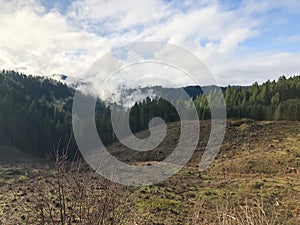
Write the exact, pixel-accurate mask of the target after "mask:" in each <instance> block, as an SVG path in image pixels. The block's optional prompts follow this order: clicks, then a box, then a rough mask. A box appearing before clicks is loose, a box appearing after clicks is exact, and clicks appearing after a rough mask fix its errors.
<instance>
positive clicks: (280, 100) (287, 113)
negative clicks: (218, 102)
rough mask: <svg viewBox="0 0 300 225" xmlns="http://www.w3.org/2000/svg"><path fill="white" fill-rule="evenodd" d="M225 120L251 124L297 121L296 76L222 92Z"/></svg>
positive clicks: (299, 90) (299, 83) (299, 89)
mask: <svg viewBox="0 0 300 225" xmlns="http://www.w3.org/2000/svg"><path fill="white" fill-rule="evenodd" d="M225 101H226V107H227V115H228V117H236V118H243V117H247V118H252V119H255V120H300V76H294V77H290V78H288V79H287V78H286V77H285V76H281V77H280V78H279V79H278V81H277V82H276V81H272V82H271V81H269V80H268V81H267V82H265V83H263V84H262V85H258V84H257V83H254V84H253V85H252V86H250V87H231V86H228V87H227V89H226V91H225Z"/></svg>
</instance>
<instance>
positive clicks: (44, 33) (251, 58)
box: [0, 0, 300, 84]
mask: <svg viewBox="0 0 300 225" xmlns="http://www.w3.org/2000/svg"><path fill="white" fill-rule="evenodd" d="M279 8H280V10H284V11H285V12H287V13H290V14H292V15H298V14H299V11H300V10H299V8H300V4H299V3H298V1H297V0H279V1H271V0H266V1H258V0H244V1H242V2H241V3H239V4H237V5H236V7H234V8H233V9H231V8H230V7H228V6H227V5H226V3H222V4H221V3H220V2H219V1H218V0H214V1H208V0H202V1H191V0H186V1H180V0H175V1H171V2H169V1H163V0H147V1H146V0H145V1H134V0H127V1H117V0H111V1H106V0H76V1H73V3H72V4H71V5H70V7H69V8H68V10H67V12H66V13H65V14H64V15H62V14H61V13H59V12H58V11H57V10H55V9H52V10H49V9H45V8H44V7H43V6H42V5H41V3H40V1H39V0H29V1H22V0H12V1H5V0H0V18H1V20H0V29H1V35H0V67H1V68H5V69H19V70H20V71H22V72H25V73H32V74H44V75H51V74H55V73H64V74H68V75H71V76H79V75H82V74H84V73H85V71H86V70H87V69H88V68H89V67H90V66H91V64H92V63H93V62H95V60H96V59H97V58H98V57H100V56H101V55H102V54H104V53H105V52H107V51H108V50H110V49H111V48H115V47H117V46H119V45H124V44H127V43H130V42H135V41H143V40H152V41H168V42H171V43H174V44H177V45H182V46H184V47H186V48H187V49H189V50H191V51H192V52H194V53H195V54H197V55H198V56H199V57H200V58H201V59H203V61H204V62H205V63H206V64H207V65H208V66H209V67H210V68H211V70H212V71H213V73H215V74H216V76H217V78H218V79H219V80H220V81H221V83H223V84H228V83H238V84H243V83H245V84H248V83H249V82H250V83H251V82H254V81H255V80H256V79H265V78H272V77H274V78H276V77H277V76H279V75H281V74H283V73H284V74H294V73H299V72H300V63H299V60H297V59H299V57H298V56H299V53H291V52H288V51H282V52H270V51H269V52H268V51H263V50H258V51H260V52H254V51H253V49H251V48H250V47H248V46H244V45H243V43H245V41H248V40H250V39H252V38H257V39H258V40H259V38H260V37H261V36H263V35H264V32H265V29H266V26H267V25H266V23H267V22H268V21H270V20H271V19H272V17H271V19H270V12H271V11H272V10H274V9H279ZM277 19H278V18H277ZM282 19H283V20H285V18H282ZM276 22H277V21H276ZM274 23H275V22H274ZM273 26H274V24H273ZM267 29H277V27H267ZM282 36H283V37H285V36H286V35H284V34H283V35H282ZM289 36H290V37H291V38H293V40H294V39H297V40H298V36H299V35H297V34H296V35H289ZM280 38H281V37H278V38H277V39H276V37H275V38H274V40H275V39H276V40H277V41H278V42H279V41H280V40H281V39H280ZM285 42H289V40H286V39H285ZM281 43H283V44H284V41H281ZM294 43H297V41H294ZM275 44H276V43H275ZM132 57H136V56H132ZM271 76H272V77H271Z"/></svg>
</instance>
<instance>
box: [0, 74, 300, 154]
mask: <svg viewBox="0 0 300 225" xmlns="http://www.w3.org/2000/svg"><path fill="white" fill-rule="evenodd" d="M189 91H190V92H191V93H192V94H191V93H189V94H190V96H191V99H190V100H188V101H184V100H183V99H182V98H181V97H179V98H178V99H176V100H175V101H174V102H173V105H172V104H171V103H169V102H167V101H166V100H164V99H159V98H156V99H150V98H146V99H145V100H143V101H142V102H138V103H135V104H134V105H133V107H132V108H131V109H128V110H129V111H130V117H129V118H130V120H129V123H130V127H131V129H132V131H133V132H136V131H140V130H143V129H146V128H148V123H149V121H150V120H151V119H152V118H153V117H161V118H162V119H164V120H165V121H166V122H173V121H178V120H179V119H180V118H179V116H178V112H177V111H176V108H178V109H182V108H186V109H187V110H188V109H189V108H191V104H193V103H194V105H195V107H196V109H197V112H198V116H199V118H200V119H209V118H210V107H209V104H208V101H207V97H206V96H205V95H204V94H201V93H202V92H201V91H200V92H199V88H198V87H192V88H191V89H190V90H189ZM222 91H223V93H224V97H225V101H226V107H227V116H228V117H229V118H245V117H247V118H252V119H255V120H300V76H294V77H291V78H288V79H287V78H286V77H284V76H282V77H280V78H279V79H278V81H272V82H271V81H267V82H265V83H264V84H262V85H258V84H257V83H254V84H253V85H251V86H247V87H237V86H228V87H226V88H223V89H222ZM196 92H199V93H200V94H198V96H194V95H195V93H196ZM74 93H75V90H74V89H73V88H70V87H68V86H67V85H65V84H63V83H60V82H57V81H54V80H51V79H47V78H45V77H33V76H26V75H24V74H19V73H17V72H14V71H1V72H0V144H2V145H10V146H14V147H16V148H18V149H21V150H24V151H26V152H29V153H33V154H39V155H43V156H44V155H45V154H48V153H50V152H52V151H53V148H54V147H56V146H57V145H58V143H60V146H61V148H67V146H69V147H68V148H69V150H70V151H71V152H70V155H72V154H74V152H75V151H76V148H77V146H76V142H75V140H74V137H73V133H72V118H71V115H72V101H73V96H74ZM95 111H96V117H95V120H96V126H97V129H98V133H99V136H100V137H101V140H102V141H103V142H104V143H105V144H109V143H112V142H114V141H115V140H116V137H115V134H114V132H113V128H112V125H111V122H110V121H111V119H110V118H111V110H110V108H109V107H106V106H105V104H104V103H103V102H102V101H100V100H98V101H97V104H96V110H95Z"/></svg>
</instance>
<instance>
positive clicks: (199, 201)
mask: <svg viewBox="0 0 300 225" xmlns="http://www.w3.org/2000/svg"><path fill="white" fill-rule="evenodd" d="M200 125H201V135H200V140H199V144H198V147H197V149H196V151H195V154H194V156H193V158H192V159H191V160H190V162H189V163H188V164H187V165H186V167H185V168H184V169H183V170H181V171H180V172H179V173H177V174H176V175H175V176H173V177H171V178H170V179H168V180H166V181H164V182H162V183H160V184H157V185H151V186H145V187H140V188H129V189H127V190H125V191H124V190H123V191H122V193H123V196H126V195H125V193H127V192H128V193H131V197H132V198H131V200H127V201H129V202H131V203H132V204H133V205H134V206H132V207H133V208H134V209H135V211H136V213H137V215H138V218H139V220H140V221H144V222H140V223H138V224H241V223H238V221H239V220H241V219H243V220H244V222H245V221H246V220H247V219H249V220H250V219H251V220H252V221H256V222H254V223H253V224H299V223H300V148H299V146H300V135H299V134H300V122H288V121H278V122H270V121H268V122H267V121H261V122H255V121H253V120H249V119H243V120H230V121H228V124H227V132H226V138H225V140H224V143H223V145H222V149H221V152H220V153H219V155H218V157H217V159H216V160H215V161H214V162H213V164H212V165H211V166H210V167H209V168H208V169H207V170H205V171H204V172H202V173H201V174H200V173H199V171H198V164H199V162H200V159H201V155H202V153H203V150H204V148H205V143H206V142H207V137H208V135H209V130H210V122H209V121H201V122H200ZM168 127H169V132H168V135H167V138H166V139H165V141H164V143H163V144H162V145H161V146H159V148H158V149H156V150H155V151H154V152H149V153H148V154H147V152H144V153H142V154H137V153H136V152H131V153H129V152H128V151H130V150H127V152H126V150H125V148H123V147H122V146H121V145H120V144H118V143H115V144H113V145H111V146H110V150H111V152H113V154H114V155H115V156H117V157H118V158H119V159H121V160H123V161H126V162H127V163H134V164H143V165H147V164H149V163H150V164H152V163H156V161H160V160H162V159H163V158H164V157H165V156H166V155H168V154H169V153H170V152H171V151H172V149H173V148H174V146H176V142H177V139H178V132H179V123H177V122H175V123H170V124H168ZM136 135H137V136H140V137H145V136H146V135H147V131H142V132H139V133H137V134H136ZM36 170H37V171H36ZM43 170H45V169H44V168H43V167H41V168H39V169H35V172H31V173H28V174H27V175H26V178H23V179H22V182H20V181H17V179H16V181H15V182H14V183H11V184H10V185H9V184H6V185H4V186H3V187H2V188H1V193H0V195H1V196H2V200H1V205H2V206H1V207H2V209H1V210H0V211H2V213H4V214H6V215H12V218H15V219H16V220H19V221H22V220H23V219H24V220H23V221H27V220H28V221H30V218H33V217H31V216H30V215H31V214H30V211H28V212H27V214H24V211H23V210H22V208H20V206H19V205H18V204H17V202H16V201H15V200H14V199H15V198H17V199H18V201H19V202H21V203H22V202H25V203H24V204H26V205H28V206H30V205H31V204H34V202H31V201H30V202H26V201H27V200H26V199H30V196H31V195H32V193H31V191H30V190H31V189H32V188H33V190H34V192H33V193H40V192H41V190H39V188H38V187H40V185H41V183H40V182H41V180H40V179H42V180H44V179H46V180H45V181H47V182H46V183H45V185H46V186H45V187H48V185H50V186H49V187H55V183H56V181H55V179H54V174H55V173H54V171H53V172H51V170H50V172H49V173H48V174H49V175H47V176H46V177H45V172H42V171H43ZM39 171H40V172H39ZM45 171H47V169H46V170H45ZM85 171H87V169H84V170H83V171H82V172H81V173H82V176H83V177H86V175H84V174H86V173H87V174H89V172H85ZM41 174H43V175H42V176H41ZM46 174H47V173H46ZM82 179H83V180H84V182H85V186H86V185H91V187H94V185H95V184H94V183H95V182H97V179H100V177H98V178H97V179H95V180H91V181H90V182H91V184H90V183H88V182H87V180H86V178H82ZM68 187H69V188H70V189H68ZM86 187H87V186H86ZM73 188H74V187H73V186H68V184H67V183H66V185H65V189H66V190H65V191H66V192H67V193H69V192H68V191H67V190H70V193H72V190H73ZM11 190H16V191H17V196H16V197H15V196H14V195H12V194H10V193H12V192H11ZM28 190H29V191H28ZM41 193H42V192H41ZM53 194H54V196H56V195H55V192H54V193H53ZM51 196H52V195H51V194H50V195H49V197H50V199H53V203H51V204H54V206H55V204H56V203H55V202H56V200H55V199H56V197H51ZM68 196H69V198H71V200H72V198H73V197H72V196H73V195H72V194H70V195H68ZM94 197H95V198H98V197H99V198H100V197H101V194H100V195H97V196H94ZM120 199H122V197H120ZM51 202H52V200H51ZM67 204H69V203H67ZM54 206H53V207H54ZM58 209H59V208H58ZM22 215H26V216H25V217H22ZM132 217H134V215H132ZM136 220H137V218H136ZM258 222H260V223H258ZM245 223H246V222H245ZM74 224H76V223H74ZM128 224H131V223H128ZM246 224H251V223H246Z"/></svg>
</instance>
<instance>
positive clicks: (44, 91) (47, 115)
mask: <svg viewBox="0 0 300 225" xmlns="http://www.w3.org/2000/svg"><path fill="white" fill-rule="evenodd" d="M74 93H75V90H74V89H72V88H70V87H68V86H67V85H65V84H63V83H61V82H57V81H54V80H51V79H48V78H45V77H33V76H26V75H24V74H21V73H20V74H19V73H17V72H15V71H4V70H3V71H1V72H0V144H2V145H9V146H13V147H15V148H18V149H20V150H24V151H26V152H28V153H31V154H35V155H41V156H46V155H47V154H50V153H52V152H53V149H54V148H57V146H58V145H59V146H60V148H61V150H62V149H63V148H67V147H68V149H69V151H70V155H73V154H74V153H75V152H76V148H77V147H76V142H75V140H74V137H73V133H72V118H71V116H72V114H71V110H72V100H73V99H72V98H73V96H74ZM96 108H97V115H96V120H97V124H98V126H99V127H102V128H103V131H105V132H102V133H101V134H100V135H101V138H102V139H103V140H104V142H106V143H108V142H112V135H111V133H112V129H111V128H110V127H111V126H110V124H108V123H107V121H108V118H110V111H109V109H108V108H106V107H105V105H104V103H102V102H101V101H98V102H97V105H96ZM106 127H107V128H106ZM106 131H107V132H106Z"/></svg>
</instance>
